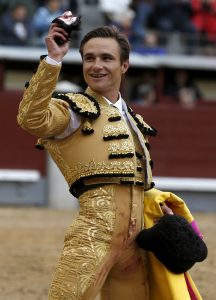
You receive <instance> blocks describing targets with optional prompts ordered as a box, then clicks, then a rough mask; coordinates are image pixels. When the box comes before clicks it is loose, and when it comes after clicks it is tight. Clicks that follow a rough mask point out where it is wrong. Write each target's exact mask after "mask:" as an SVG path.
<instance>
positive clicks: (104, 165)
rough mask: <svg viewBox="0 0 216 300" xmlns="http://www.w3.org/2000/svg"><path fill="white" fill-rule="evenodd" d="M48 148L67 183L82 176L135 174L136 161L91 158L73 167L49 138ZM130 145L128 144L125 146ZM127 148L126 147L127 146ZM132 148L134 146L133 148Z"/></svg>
mask: <svg viewBox="0 0 216 300" xmlns="http://www.w3.org/2000/svg"><path fill="white" fill-rule="evenodd" d="M44 144H45V146H46V148H47V149H48V150H49V152H50V154H51V156H52V157H53V159H54V161H55V162H56V164H57V165H58V167H59V169H60V170H61V172H62V174H63V175H64V177H65V179H66V181H67V183H68V185H69V186H71V185H72V184H73V183H75V182H76V181H77V180H79V179H80V178H83V179H85V178H87V177H91V176H95V175H98V176H100V175H101V176H106V175H107V176H110V175H113V176H119V177H120V176H130V174H134V168H135V166H134V162H132V161H129V160H126V161H125V160H124V161H119V160H118V161H116V160H112V161H109V162H105V161H101V162H96V161H95V160H94V159H93V160H91V161H90V162H89V163H85V164H83V163H81V162H77V164H76V165H75V167H74V168H73V169H72V168H71V167H70V166H68V165H67V164H66V162H65V160H64V159H63V158H62V155H61V152H60V151H59V148H58V147H57V145H56V144H55V143H54V142H52V141H49V140H47V141H46V142H45V143H44ZM125 147H128V146H126V145H125V146H124V148H125ZM125 149H126V148H125ZM131 150H132V148H131Z"/></svg>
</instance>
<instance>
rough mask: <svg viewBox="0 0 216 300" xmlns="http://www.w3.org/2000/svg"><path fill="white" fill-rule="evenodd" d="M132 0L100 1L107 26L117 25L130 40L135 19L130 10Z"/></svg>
mask: <svg viewBox="0 0 216 300" xmlns="http://www.w3.org/2000/svg"><path fill="white" fill-rule="evenodd" d="M131 2H132V1H131V0H115V1H110V0H99V5H100V9H101V11H102V13H103V15H104V18H105V22H106V24H107V25H115V26H116V27H117V28H118V29H119V30H120V31H121V32H122V33H124V34H125V35H126V36H127V37H128V38H129V40H130V37H131V33H132V32H131V29H132V22H133V19H134V17H135V13H134V11H133V10H132V9H131V8H130V4H131Z"/></svg>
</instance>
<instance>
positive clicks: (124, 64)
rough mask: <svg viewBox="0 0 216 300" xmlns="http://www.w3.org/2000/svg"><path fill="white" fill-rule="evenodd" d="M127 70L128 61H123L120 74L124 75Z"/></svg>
mask: <svg viewBox="0 0 216 300" xmlns="http://www.w3.org/2000/svg"><path fill="white" fill-rule="evenodd" d="M128 68H129V60H128V59H127V60H125V61H124V62H123V64H122V74H125V73H126V72H127V70H128Z"/></svg>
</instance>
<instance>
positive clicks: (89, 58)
mask: <svg viewBox="0 0 216 300" xmlns="http://www.w3.org/2000/svg"><path fill="white" fill-rule="evenodd" d="M128 66H129V63H128V61H125V62H123V63H121V61H120V48H119V45H118V43H117V41H116V40H115V39H112V38H92V39H90V40H89V41H88V42H87V43H86V44H85V45H84V48H83V75H84V79H85V81H86V83H87V84H88V86H89V87H90V88H91V89H92V90H93V91H95V92H97V93H99V94H101V95H103V96H105V97H106V98H108V99H109V100H110V101H113V102H115V101H116V100H117V98H118V92H119V88H120V83H121V78H122V74H124V73H125V72H126V71H127V69H128Z"/></svg>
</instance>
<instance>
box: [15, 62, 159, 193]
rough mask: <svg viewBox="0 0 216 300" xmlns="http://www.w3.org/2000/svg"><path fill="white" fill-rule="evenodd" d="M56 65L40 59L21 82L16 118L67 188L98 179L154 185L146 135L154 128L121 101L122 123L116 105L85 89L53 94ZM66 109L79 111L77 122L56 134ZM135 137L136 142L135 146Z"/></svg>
mask: <svg viewBox="0 0 216 300" xmlns="http://www.w3.org/2000/svg"><path fill="white" fill-rule="evenodd" d="M60 69H61V68H60V67H59V66H53V65H49V64H47V63H46V62H45V61H44V60H42V61H41V62H40V64H39V66H38V69H37V72H36V73H35V74H34V75H33V77H32V79H31V80H30V82H29V83H28V84H27V85H26V89H25V91H24V95H23V99H22V101H21V103H20V106H19V113H18V117H17V119H18V123H19V125H20V126H21V127H22V128H23V129H25V130H27V131H28V132H30V133H31V134H33V135H35V136H37V137H39V140H38V145H39V146H43V147H45V148H46V149H47V150H48V152H49V153H50V155H51V156H52V158H53V160H54V161H55V162H56V164H57V165H58V167H59V169H60V170H61V172H62V174H63V175H64V177H65V179H66V181H67V183H68V185H69V187H70V191H71V193H72V194H73V195H74V196H76V197H78V196H79V195H80V194H81V193H82V192H83V191H84V190H85V188H90V187H91V186H95V184H102V183H104V184H106V183H122V184H136V185H140V186H144V189H145V190H148V189H150V188H151V187H153V183H152V172H151V169H152V161H151V159H150V155H149V151H148V149H149V144H148V140H147V136H148V135H155V134H156V131H155V130H154V129H153V128H152V127H150V126H149V125H147V124H146V123H145V122H144V121H143V119H142V117H141V116H140V115H138V114H135V113H134V112H133V111H132V110H131V109H130V108H129V107H127V106H126V104H125V103H123V105H124V110H125V111H126V114H127V118H128V120H129V124H127V122H125V121H124V120H123V118H122V116H121V115H120V113H119V111H118V109H116V108H115V107H112V106H110V105H109V104H108V103H107V101H106V100H105V99H104V98H103V97H102V96H100V95H98V94H96V93H94V92H93V91H92V90H91V89H90V88H88V89H87V90H86V92H85V93H67V94H58V95H57V96H55V97H53V92H54V90H55V86H56V82H57V79H58V75H59V72H60ZM69 108H71V110H72V111H73V112H75V113H76V114H78V115H79V116H80V118H81V126H80V127H79V128H78V129H77V130H76V131H75V132H74V133H73V134H71V135H70V136H68V137H66V138H63V139H56V138H55V137H56V136H57V135H59V134H61V133H62V132H63V131H64V130H65V129H66V128H67V126H68V124H69V121H70V118H71V116H70V112H69ZM130 128H132V130H130ZM131 131H134V132H135V133H136V134H135V135H136V137H134V135H132V134H131ZM134 138H135V139H138V140H139V143H138V144H139V145H140V146H137V147H136V144H137V143H135V142H134Z"/></svg>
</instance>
